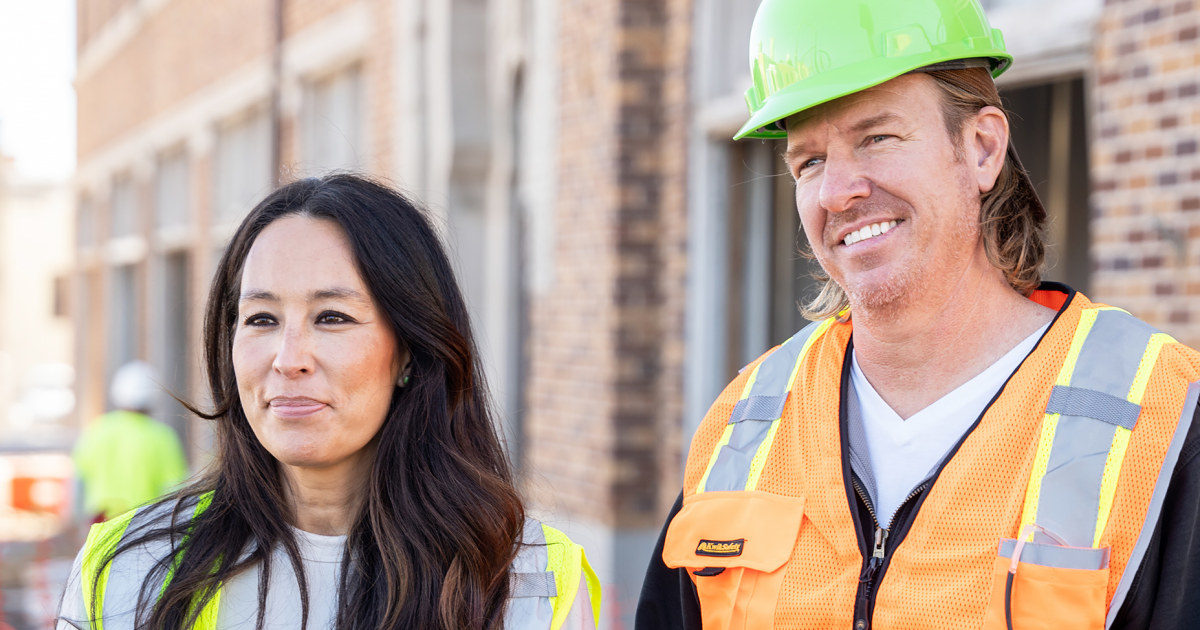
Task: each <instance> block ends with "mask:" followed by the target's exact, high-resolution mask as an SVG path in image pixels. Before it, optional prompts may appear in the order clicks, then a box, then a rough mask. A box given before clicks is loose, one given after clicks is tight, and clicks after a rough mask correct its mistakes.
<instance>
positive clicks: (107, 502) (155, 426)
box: [73, 361, 188, 522]
mask: <svg viewBox="0 0 1200 630" xmlns="http://www.w3.org/2000/svg"><path fill="white" fill-rule="evenodd" d="M158 390H159V385H158V383H157V382H155V378H154V368H152V367H150V365H149V364H147V363H144V362H142V361H133V362H130V363H126V364H125V365H123V366H121V368H120V369H119V370H117V373H116V374H115V375H113V380H112V385H111V388H110V390H109V397H110V399H111V401H112V405H113V407H115V410H114V411H110V412H108V413H106V414H104V415H102V416H100V417H99V418H97V419H96V420H95V421H93V422H92V424H91V425H89V426H88V427H87V429H85V430H84V432H83V435H82V436H81V437H80V438H79V442H78V443H77V444H76V445H75V451H74V453H73V457H74V459H75V468H76V470H77V471H78V474H79V478H80V479H81V480H82V481H83V496H84V500H83V506H84V514H86V515H88V516H90V517H92V518H93V520H94V521H96V522H99V521H102V520H105V519H108V518H111V517H113V516H116V515H118V514H123V513H125V512H128V511H129V510H131V509H133V508H135V507H137V506H139V505H142V504H143V503H146V502H148V501H151V500H153V499H156V498H158V497H159V496H160V495H162V494H163V493H165V492H166V491H167V490H170V489H171V488H172V487H174V486H175V485H176V484H178V483H179V482H180V481H183V479H184V477H186V476H187V472H188V471H187V462H186V461H185V460H184V457H183V447H182V445H181V444H180V442H179V437H178V436H177V435H176V434H175V431H174V430H173V429H172V428H171V427H169V426H167V425H165V424H163V423H161V422H159V421H157V420H155V419H154V418H151V417H150V416H149V413H150V408H151V406H152V405H153V402H154V397H155V396H156V395H157V394H158Z"/></svg>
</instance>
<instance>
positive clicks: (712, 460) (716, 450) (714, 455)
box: [696, 424, 733, 494]
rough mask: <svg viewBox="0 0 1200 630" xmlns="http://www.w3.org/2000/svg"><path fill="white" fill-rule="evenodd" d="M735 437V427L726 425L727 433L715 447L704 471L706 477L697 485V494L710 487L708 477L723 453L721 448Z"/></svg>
mask: <svg viewBox="0 0 1200 630" xmlns="http://www.w3.org/2000/svg"><path fill="white" fill-rule="evenodd" d="M732 435H733V425H732V424H726V425H725V432H724V433H722V434H721V439H720V440H719V441H718V442H717V445H716V446H714V447H713V452H712V455H710V456H709V458H708V467H706V468H705V469H704V476H703V477H700V483H699V484H697V485H696V494H700V493H701V492H704V487H705V486H706V485H708V475H709V473H711V472H712V469H713V466H714V465H716V463H717V455H718V454H720V452H721V447H723V446H725V445H726V444H729V438H730V437H731V436H732Z"/></svg>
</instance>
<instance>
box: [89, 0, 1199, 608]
mask: <svg viewBox="0 0 1200 630" xmlns="http://www.w3.org/2000/svg"><path fill="white" fill-rule="evenodd" d="M984 4H985V6H987V8H988V11H989V15H990V16H991V18H992V21H993V24H994V25H995V26H998V27H1000V28H1001V29H1003V30H1004V31H1005V33H1006V36H1007V39H1008V41H1009V45H1010V49H1011V50H1012V51H1013V52H1014V54H1015V56H1016V57H1017V62H1016V65H1015V66H1014V68H1013V69H1012V70H1011V71H1010V72H1009V73H1007V74H1006V75H1005V76H1004V77H1003V78H1002V79H1003V80H1002V84H1003V85H1002V89H1003V92H1004V94H1005V96H1006V98H1007V99H1008V101H1009V103H1010V104H1011V106H1012V108H1013V110H1014V111H1015V113H1016V114H1017V117H1016V118H1015V119H1014V123H1013V127H1014V137H1015V141H1016V143H1017V146H1018V147H1019V148H1020V150H1021V155H1022V157H1023V159H1024V160H1025V162H1026V165H1027V166H1028V167H1029V168H1030V169H1031V170H1032V171H1033V174H1034V180H1035V182H1036V183H1037V185H1038V186H1039V188H1040V190H1041V193H1042V195H1043V197H1044V199H1045V201H1046V206H1047V208H1048V209H1049V211H1050V213H1051V215H1052V225H1051V240H1052V254H1051V258H1052V262H1053V265H1054V266H1053V268H1052V269H1051V270H1050V271H1049V273H1048V274H1047V276H1048V277H1049V278H1052V279H1060V280H1065V281H1067V282H1068V283H1070V284H1072V285H1074V286H1076V287H1077V288H1080V289H1083V290H1086V291H1088V292H1089V294H1090V296H1091V297H1092V298H1093V299H1097V300H1101V301H1106V302H1110V303H1113V304H1117V305H1121V306H1124V307H1126V308H1128V309H1129V310H1131V311H1132V312H1134V314H1136V315H1138V316H1140V317H1143V318H1145V319H1147V320H1148V321H1150V322H1151V323H1153V324H1155V325H1156V326H1159V327H1161V328H1163V329H1164V330H1167V331H1168V332H1171V333H1172V334H1174V335H1175V336H1176V337H1177V338H1179V339H1180V340H1181V341H1185V342H1187V343H1190V344H1192V345H1200V153H1198V152H1197V142H1198V140H1200V95H1198V94H1197V76H1200V43H1198V41H1197V29H1198V28H1200V5H1198V4H1197V3H1196V2H1195V1H1194V0H1109V1H1107V2H1102V1H1101V0H1060V1H1058V2H1054V3H1043V2H1035V1H1031V0H990V1H985V2H984ZM756 6H757V0H591V1H589V2H584V1H582V0H440V1H436V2H431V1H426V0H241V1H238V2H234V1H233V0H79V2H78V11H77V15H78V20H79V25H78V26H79V34H78V38H79V46H78V49H79V63H78V76H77V80H76V85H77V89H78V95H79V107H78V110H79V139H78V147H79V168H78V175H77V185H76V190H75V195H76V202H77V203H76V205H77V215H76V219H77V224H78V229H77V238H76V246H75V255H76V260H77V263H76V266H75V269H74V273H73V276H72V277H73V280H74V282H73V285H72V287H73V289H72V292H73V298H74V299H73V300H71V302H72V304H73V305H74V308H75V311H74V314H75V316H76V321H77V328H76V331H75V332H76V336H77V339H78V343H77V346H76V348H77V349H76V357H75V365H76V367H77V372H78V376H77V382H78V387H77V391H78V397H79V412H78V415H79V418H80V421H83V420H84V419H86V418H90V417H92V416H94V415H95V414H97V413H99V412H100V411H102V410H103V409H104V407H105V389H106V388H105V385H104V384H105V383H106V382H107V377H108V376H109V375H110V374H111V373H112V371H113V370H115V368H116V367H117V366H119V365H120V364H122V363H123V362H125V361H127V360H129V359H132V358H143V359H147V360H150V361H152V362H153V363H155V364H156V365H157V366H158V367H159V369H160V370H162V372H163V374H164V376H165V378H166V380H167V381H168V384H169V385H170V386H171V387H173V388H174V389H175V391H177V392H179V393H182V394H184V395H185V396H186V397H189V398H191V399H192V400H195V401H198V402H201V403H202V402H203V387H202V374H201V373H200V372H201V368H200V357H199V343H198V342H199V335H200V330H199V320H200V315H201V312H202V304H203V300H204V297H205V296H204V294H205V291H206V289H207V285H208V282H209V279H210V277H211V274H212V270H213V267H214V265H215V263H216V257H217V256H218V255H219V253H220V251H221V248H222V247H223V246H224V243H225V241H226V240H227V239H228V237H229V235H230V234H231V232H232V230H233V228H234V227H235V226H236V224H237V222H238V220H240V218H241V217H242V216H243V215H244V214H245V212H246V211H247V210H248V209H249V208H250V207H251V205H253V203H254V201H255V200H257V199H258V198H261V197H262V196H263V195H264V194H265V193H266V192H267V191H268V190H270V188H271V187H272V185H273V184H274V183H275V182H276V181H278V180H280V179H282V180H287V179H290V178H294V177H298V176H303V175H306V174H310V173H317V172H322V171H324V170H326V169H330V168H354V169H361V170H365V171H367V172H370V173H373V174H376V175H379V176H382V177H385V178H387V179H390V180H391V181H393V182H395V183H396V184H398V185H400V186H401V187H403V188H406V189H408V190H410V191H412V192H414V193H415V194H416V195H418V196H419V197H421V198H422V199H424V200H425V201H426V202H427V203H429V204H430V206H431V207H432V209H433V210H434V212H435V214H437V216H438V217H439V218H440V221H441V223H442V224H443V226H444V227H445V234H446V237H447V240H448V242H449V243H450V244H451V247H452V249H453V251H454V252H455V253H456V257H457V261H458V264H459V272H460V279H461V281H462V283H463V285H464V290H465V291H466V293H467V295H468V301H469V303H470V306H471V309H472V311H473V315H474V317H475V321H476V323H477V327H478V328H479V329H480V337H481V339H482V343H483V346H484V353H485V361H486V363H487V365H488V368H489V377H490V379H491V382H492V386H493V389H494V393H495V396H496V399H497V403H498V405H499V406H500V407H501V409H502V410H503V412H504V414H503V416H504V424H505V426H504V429H505V432H506V435H507V437H508V440H509V445H510V448H511V449H512V452H513V454H514V458H515V461H517V462H518V463H519V467H520V469H521V471H522V478H523V483H524V485H525V491H526V495H527V497H528V498H529V500H530V503H531V507H532V508H533V509H534V510H535V511H537V512H538V513H540V514H542V515H543V516H545V517H546V518H547V519H548V520H550V521H551V522H554V523H556V524H558V525H560V526H562V527H563V528H564V529H565V530H566V531H567V532H568V533H569V534H571V535H572V536H573V537H575V538H576V539H577V540H579V541H580V542H582V543H584V544H585V546H587V548H588V553H589V557H590V558H591V559H592V561H593V563H594V564H595V565H596V566H597V568H598V570H599V572H600V574H601V577H602V579H603V580H604V581H605V583H606V585H607V588H608V593H607V595H608V597H607V600H606V601H607V602H608V607H607V613H606V614H607V615H608V616H609V617H608V622H607V623H608V625H609V627H620V624H621V623H624V625H625V626H626V627H628V625H629V624H628V621H629V618H630V614H631V613H632V609H633V605H634V603H635V600H636V594H637V589H638V588H639V585H640V579H641V574H642V572H643V571H644V568H645V564H646V560H647V557H648V554H649V551H650V548H651V546H652V545H653V542H654V539H655V537H656V536H657V533H658V528H659V527H660V525H661V520H662V518H663V517H664V515H665V513H666V510H667V508H668V507H669V506H670V504H671V502H672V501H673V500H674V498H675V496H676V494H677V493H678V489H679V486H680V479H681V474H680V473H681V470H682V457H683V454H684V453H685V452H686V449H687V443H688V440H689V439H690V434H691V431H692V430H693V429H694V427H695V426H696V424H698V423H699V421H700V419H701V417H702V416H703V413H704V410H705V409H706V407H707V405H708V404H709V402H710V401H711V400H712V399H713V398H714V397H715V395H716V393H717V392H718V391H719V390H720V388H721V387H722V386H723V385H724V384H725V383H726V382H727V381H728V379H729V378H730V377H731V376H732V375H733V374H734V373H736V370H737V369H738V368H739V367H740V366H741V365H743V364H744V363H746V362H747V361H749V360H750V359H752V358H753V357H754V356H756V355H757V354H759V353H761V352H762V351H763V350H765V349H766V348H768V347H770V346H771V345H773V344H774V343H777V342H779V341H780V340H782V339H784V338H786V337H787V336H789V335H790V334H791V333H792V332H793V331H794V330H796V329H797V328H799V327H800V326H801V325H802V322H801V320H800V317H799V315H798V314H797V310H796V303H797V301H798V300H800V299H803V297H804V296H805V295H806V292H808V291H810V290H811V288H812V282H811V280H809V279H808V277H807V275H806V274H807V271H808V268H807V265H808V264H810V263H808V262H807V261H805V260H804V259H803V258H802V257H800V256H798V255H797V254H796V251H797V247H798V246H802V245H803V242H802V236H800V235H799V233H798V227H799V226H798V220H797V218H796V214H795V211H794V209H793V206H792V203H793V202H792V197H791V189H792V186H791V182H790V180H789V179H788V177H787V176H786V174H785V172H784V170H783V169H782V168H781V162H780V160H779V157H778V155H779V152H780V149H781V147H780V146H778V145H777V144H774V143H771V142H759V141H747V142H740V143H734V142H732V141H730V140H729V137H730V136H731V135H732V133H733V132H734V131H735V130H736V129H737V127H738V126H740V124H741V123H742V122H743V120H744V115H745V114H744V107H745V106H744V102H743V100H742V92H743V90H744V89H745V87H746V85H747V83H748V77H747V71H746V49H747V42H748V35H749V27H750V22H751V20H752V17H753V13H754V10H755V8H756ZM160 415H164V416H166V417H165V418H164V419H167V420H169V421H172V422H174V423H175V425H176V426H177V427H178V428H179V429H180V430H181V431H183V432H184V433H185V435H186V436H187V437H188V439H189V442H190V443H191V444H192V448H193V456H194V457H195V458H196V460H197V461H202V460H203V457H204V455H203V454H204V451H205V449H206V447H207V443H206V440H207V437H206V436H207V433H206V430H205V429H204V427H203V425H202V424H199V423H196V422H192V421H185V420H184V415H183V414H182V413H181V412H180V410H179V409H178V408H174V409H172V408H169V407H167V406H165V405H164V409H163V412H162V414H160ZM622 620H624V621H623V622H622Z"/></svg>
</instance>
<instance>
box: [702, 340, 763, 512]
mask: <svg viewBox="0 0 1200 630" xmlns="http://www.w3.org/2000/svg"><path fill="white" fill-rule="evenodd" d="M765 361H766V359H763V360H762V361H759V362H758V365H756V366H754V369H753V370H752V371H751V372H750V378H748V379H746V385H745V386H744V387H742V394H741V396H738V400H746V399H747V398H749V397H750V390H751V389H752V388H753V387H754V382H755V381H757V380H758V368H760V367H762V364H763V363H764V362H765ZM732 435H733V423H726V424H725V432H724V433H722V434H721V439H720V441H718V442H717V445H716V446H714V447H713V452H712V455H711V456H709V458H708V466H706V467H705V468H704V475H703V476H702V477H700V484H699V485H697V486H696V493H697V494H699V493H701V492H704V487H705V486H706V485H708V475H709V474H710V473H712V469H713V466H714V465H715V464H716V463H717V455H718V454H719V453H720V452H721V447H723V446H725V445H726V444H729V438H730V436H732Z"/></svg>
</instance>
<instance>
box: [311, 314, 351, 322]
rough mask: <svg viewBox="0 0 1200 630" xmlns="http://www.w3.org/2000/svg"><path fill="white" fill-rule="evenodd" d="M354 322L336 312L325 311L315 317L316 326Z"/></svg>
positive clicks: (347, 316)
mask: <svg viewBox="0 0 1200 630" xmlns="http://www.w3.org/2000/svg"><path fill="white" fill-rule="evenodd" d="M353 321H354V320H353V319H351V318H350V316H349V315H345V314H343V313H339V312H337V311H325V312H324V313H321V314H320V315H317V323H318V324H348V323H350V322H353Z"/></svg>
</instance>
